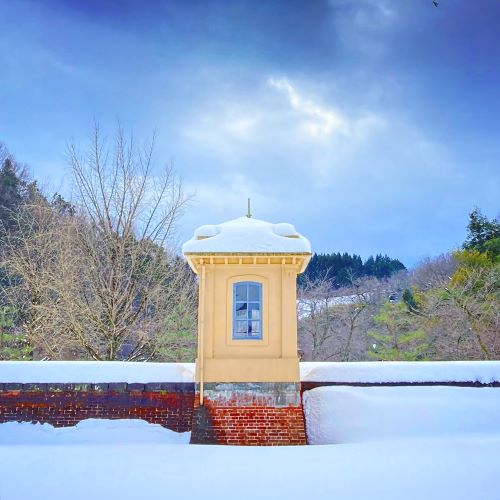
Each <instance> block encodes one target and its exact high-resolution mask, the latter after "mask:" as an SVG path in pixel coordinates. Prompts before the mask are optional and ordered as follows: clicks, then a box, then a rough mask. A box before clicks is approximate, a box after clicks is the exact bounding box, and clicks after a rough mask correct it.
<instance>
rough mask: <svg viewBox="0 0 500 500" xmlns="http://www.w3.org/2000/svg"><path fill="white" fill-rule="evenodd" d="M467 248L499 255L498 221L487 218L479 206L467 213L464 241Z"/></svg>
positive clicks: (499, 226) (499, 230)
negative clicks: (465, 237)
mask: <svg viewBox="0 0 500 500" xmlns="http://www.w3.org/2000/svg"><path fill="white" fill-rule="evenodd" d="M463 246H464V248H465V249H467V250H477V251H479V252H482V253H483V252H489V253H490V254H491V255H492V257H497V256H499V255H500V222H499V221H498V220H496V219H492V220H489V219H488V218H487V217H486V216H484V215H483V214H482V213H481V211H480V210H479V208H475V209H474V210H473V211H472V212H471V213H470V214H469V224H468V225H467V240H466V241H465V243H464V245H463Z"/></svg>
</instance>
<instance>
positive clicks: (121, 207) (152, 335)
mask: <svg viewBox="0 0 500 500" xmlns="http://www.w3.org/2000/svg"><path fill="white" fill-rule="evenodd" d="M68 155H69V161H70V164H71V168H72V172H73V176H74V180H75V188H76V195H77V196H76V207H75V209H71V210H66V209H65V210H60V206H61V200H58V203H57V204H53V206H51V205H50V204H49V203H48V202H47V201H46V200H45V198H43V197H40V199H38V200H36V202H32V203H30V204H29V205H28V204H27V205H26V206H24V207H23V209H22V210H21V211H20V214H19V216H18V219H17V224H18V226H19V229H20V230H19V231H16V232H13V233H12V234H10V235H9V237H8V240H7V241H8V243H7V246H8V252H7V257H6V262H5V264H6V267H7V268H8V269H9V273H10V279H11V283H10V284H11V285H12V286H9V287H8V289H7V288H6V289H5V290H4V292H5V293H8V294H9V297H8V298H9V301H10V302H15V303H16V304H17V307H18V309H19V310H20V311H21V315H22V328H23V329H24V330H25V331H26V333H27V335H28V337H29V339H30V342H31V343H32V345H33V346H34V348H35V350H36V351H37V352H38V353H39V356H42V357H47V358H51V359H57V358H62V357H63V358H64V357H72V356H76V357H87V358H91V359H96V360H113V359H125V360H139V359H141V360H145V359H152V358H157V359H165V358H168V357H169V356H168V348H169V345H172V344H175V345H174V350H176V352H178V353H182V354H183V356H184V357H186V356H189V352H191V351H192V350H193V345H194V338H195V326H194V325H195V322H196V299H195V296H196V282H195V280H194V276H193V274H192V272H191V271H190V270H188V268H187V267H186V265H185V263H184V262H183V261H182V260H181V259H180V258H179V257H178V256H177V254H176V252H175V248H174V245H173V244H174V236H175V227H176V222H177V220H178V218H179V216H180V215H181V213H182V211H183V209H184V207H185V204H186V202H187V197H186V196H185V195H184V193H183V190H182V186H181V184H180V182H179V180H178V179H177V177H176V176H175V174H174V172H173V170H172V168H166V169H164V170H163V173H162V175H156V171H155V170H154V169H153V142H152V141H151V142H149V143H147V144H145V145H143V146H141V147H138V146H136V144H135V143H134V141H133V139H132V138H130V139H126V138H125V136H124V134H123V132H122V130H121V129H119V130H118V133H117V136H116V138H115V141H114V142H113V144H112V147H111V148H108V147H107V146H106V144H105V141H104V140H103V139H102V137H101V134H100V132H99V129H98V127H97V126H96V127H95V130H94V134H93V137H92V140H91V143H90V145H89V147H88V148H87V149H86V150H84V151H83V152H82V153H81V152H80V151H79V149H78V148H77V147H76V146H75V145H71V146H70V147H69V148H68ZM176 328H177V329H181V330H182V332H181V333H183V335H181V336H180V340H178V341H177V343H174V342H173V339H174V338H175V333H174V330H175V329H176ZM169 343H170V344H169Z"/></svg>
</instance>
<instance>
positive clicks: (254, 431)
mask: <svg viewBox="0 0 500 500" xmlns="http://www.w3.org/2000/svg"><path fill="white" fill-rule="evenodd" d="M191 443H192V444H227V445H256V446H259V445H261V446H262V445H267V446H276V445H305V444H306V432H305V422H304V414H303V411H302V404H301V398H300V384H294V383H281V382H273V383H261V382H259V383H207V384H205V386H204V395H203V405H202V406H200V394H199V386H198V385H197V386H196V395H195V398H194V413H193V428H192V432H191Z"/></svg>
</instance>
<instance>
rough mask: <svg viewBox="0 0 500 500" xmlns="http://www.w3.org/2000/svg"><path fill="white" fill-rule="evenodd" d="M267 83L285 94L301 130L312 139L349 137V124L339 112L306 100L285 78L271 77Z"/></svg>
mask: <svg viewBox="0 0 500 500" xmlns="http://www.w3.org/2000/svg"><path fill="white" fill-rule="evenodd" d="M268 83H269V85H270V86H271V87H273V88H275V89H276V90H279V91H280V92H282V93H283V94H285V96H286V97H287V99H288V102H289V103H290V106H291V107H292V108H293V109H294V110H295V111H296V112H297V113H298V115H299V116H301V117H302V119H301V128H302V129H303V131H304V132H305V133H306V134H308V135H310V136H312V137H324V136H331V135H334V134H342V135H349V133H350V130H349V129H350V127H349V123H348V121H347V119H346V118H345V117H344V116H342V114H341V113H340V112H338V111H336V110H334V109H329V108H326V107H322V106H320V105H319V104H317V103H315V102H314V101H312V100H311V99H307V98H306V97H304V96H303V95H301V94H300V93H299V92H298V91H297V89H296V88H295V87H294V86H293V85H292V84H291V83H290V82H289V80H288V79H286V78H279V79H276V78H272V77H271V78H269V80H268Z"/></svg>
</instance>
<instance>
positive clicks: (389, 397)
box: [303, 386, 500, 444]
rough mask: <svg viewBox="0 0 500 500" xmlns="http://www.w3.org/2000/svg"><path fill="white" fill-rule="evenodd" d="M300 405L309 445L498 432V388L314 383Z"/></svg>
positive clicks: (499, 411)
mask: <svg viewBox="0 0 500 500" xmlns="http://www.w3.org/2000/svg"><path fill="white" fill-rule="evenodd" d="M303 404H304V414H305V418H306V430H307V438H308V443H309V444H336V443H358V442H366V441H384V440H388V439H389V440H391V439H408V438H410V439H414V438H422V437H437V436H461V437H463V436H465V435H479V436H488V435H490V436H491V435H496V436H500V419H499V418H498V415H500V388H492V387H485V388H480V389H478V388H474V387H442V386H436V387H434V386H433V387H346V386H338V387H318V388H316V389H312V390H310V391H306V392H304V396H303Z"/></svg>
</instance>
